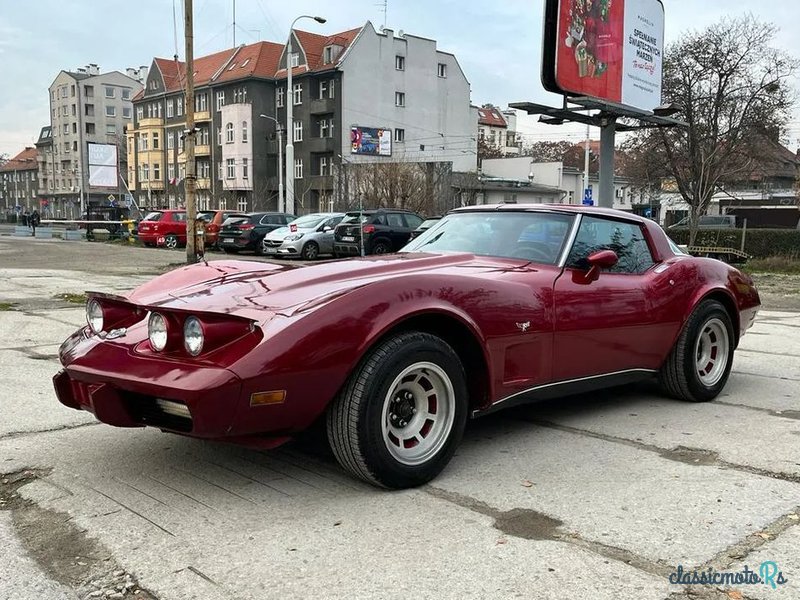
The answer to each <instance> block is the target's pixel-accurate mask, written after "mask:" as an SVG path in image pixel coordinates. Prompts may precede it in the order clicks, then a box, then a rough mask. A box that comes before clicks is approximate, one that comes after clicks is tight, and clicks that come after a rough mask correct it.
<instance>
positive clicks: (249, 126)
mask: <svg viewBox="0 0 800 600" xmlns="http://www.w3.org/2000/svg"><path fill="white" fill-rule="evenodd" d="M292 36H293V38H292V49H293V52H292V55H291V56H287V52H286V46H285V45H284V44H277V43H273V42H259V43H256V44H250V45H244V46H239V47H237V48H232V49H229V50H225V51H222V52H218V53H215V54H212V55H208V56H203V57H199V58H197V59H196V60H195V74H194V83H195V99H194V100H195V122H196V132H195V134H194V135H195V144H196V146H195V160H196V173H197V190H198V207H199V208H200V209H212V208H227V209H237V210H266V209H275V208H276V207H277V206H278V201H277V200H278V199H277V193H278V158H279V157H278V153H279V152H283V147H279V144H278V141H277V135H276V132H277V125H276V122H275V120H277V122H278V123H279V124H280V127H281V129H282V133H283V145H285V143H286V137H287V134H288V135H291V136H292V141H293V145H294V152H295V157H294V164H292V165H291V171H292V174H293V176H294V183H295V211H296V212H297V213H305V212H312V211H315V210H322V209H327V208H330V206H331V205H332V204H331V203H332V200H333V199H334V197H335V196H337V194H338V195H341V194H342V186H341V185H337V179H338V178H339V177H340V176H341V166H342V165H343V164H345V165H346V166H348V167H349V166H350V165H355V166H357V165H358V164H361V163H366V162H374V161H383V162H398V161H408V162H441V161H447V162H449V163H451V164H452V167H453V169H454V170H464V171H468V170H474V169H475V167H476V161H477V152H476V150H477V148H476V145H477V141H476V140H477V126H476V118H477V117H476V115H475V113H474V111H473V108H472V107H471V106H470V102H469V94H470V91H469V83H468V82H467V80H466V78H465V77H464V74H463V72H462V71H461V69H460V67H459V65H458V62H457V61H456V59H455V57H454V56H453V55H451V54H447V53H444V52H441V51H439V50H437V48H436V42H435V41H433V40H427V39H424V38H419V37H416V36H411V35H407V34H403V33H402V32H398V34H397V35H395V34H394V32H393V31H391V30H388V29H384V30H383V31H376V30H375V29H374V27H373V26H372V24H371V23H369V22H367V23H366V24H365V25H363V26H362V27H359V28H356V29H351V30H348V31H344V32H340V33H336V34H333V35H320V34H316V33H310V32H306V31H300V30H295V31H293V32H292ZM287 63H288V65H289V66H290V67H291V68H292V77H293V81H292V89H291V90H287V89H286V79H287V74H288V72H287ZM184 86H185V65H184V63H182V62H178V61H175V60H169V59H162V58H155V59H154V60H153V63H152V67H151V69H150V72H149V74H148V77H147V81H146V84H145V88H144V89H143V90H142V92H141V93H140V94H139V95H137V96H136V97H135V98H134V118H133V121H132V123H131V124H130V125H129V126H128V128H127V131H126V133H127V143H128V154H129V156H130V157H132V158H131V160H130V164H129V168H128V178H129V182H130V185H131V189H133V190H135V193H136V195H137V199H138V203H139V204H140V205H143V206H150V207H157V206H178V205H182V203H183V194H184V187H185V181H184V180H185V173H186V169H185V163H186V157H185V152H184V147H185V136H186V131H185V129H186V125H185V100H184V92H183V90H184ZM288 102H292V108H293V123H292V126H291V127H290V128H289V131H288V132H287V131H286V110H287V103H288ZM262 115H263V118H262ZM362 135H366V136H367V137H370V136H374V135H379V136H380V137H381V141H382V146H381V147H380V148H377V146H374V145H368V144H366V143H365V144H354V142H353V139H354V137H353V136H362ZM359 139H361V138H359Z"/></svg>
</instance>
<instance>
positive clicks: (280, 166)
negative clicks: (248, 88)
mask: <svg viewBox="0 0 800 600" xmlns="http://www.w3.org/2000/svg"><path fill="white" fill-rule="evenodd" d="M259 116H260V117H261V118H262V119H269V120H270V121H275V129H277V131H278V212H286V210H285V206H286V205H285V204H284V201H283V130H282V129H281V123H280V121H278V119H276V118H275V117H270V116H269V115H259Z"/></svg>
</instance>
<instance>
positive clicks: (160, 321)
mask: <svg viewBox="0 0 800 600" xmlns="http://www.w3.org/2000/svg"><path fill="white" fill-rule="evenodd" d="M147 335H148V336H149V337H150V345H151V346H152V347H153V350H155V351H156V352H161V351H162V350H163V349H164V348H166V346H167V320H166V319H165V318H164V316H163V315H160V314H158V313H156V312H154V313H150V318H149V319H148V321H147Z"/></svg>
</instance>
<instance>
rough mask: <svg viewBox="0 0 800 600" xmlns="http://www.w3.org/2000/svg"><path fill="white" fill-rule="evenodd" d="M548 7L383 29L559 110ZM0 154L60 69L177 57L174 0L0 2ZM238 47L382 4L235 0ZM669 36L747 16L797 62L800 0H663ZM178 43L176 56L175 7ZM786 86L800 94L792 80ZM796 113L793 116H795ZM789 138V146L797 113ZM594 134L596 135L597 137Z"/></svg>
mask: <svg viewBox="0 0 800 600" xmlns="http://www.w3.org/2000/svg"><path fill="white" fill-rule="evenodd" d="M543 2H544V0H502V1H501V2H487V1H486V0H480V1H479V0H388V18H387V22H386V24H387V26H388V27H390V28H392V29H394V30H395V31H396V30H398V29H403V30H404V31H406V32H408V33H413V34H415V35H420V36H424V37H429V38H433V39H435V40H437V41H438V45H439V48H440V49H442V50H445V51H449V52H452V53H454V54H455V55H456V57H457V58H458V60H459V62H460V63H461V66H462V68H463V70H464V72H465V73H466V75H467V78H468V79H469V81H470V83H471V84H472V102H473V103H474V104H483V103H486V102H491V103H493V104H496V105H499V106H505V105H506V104H508V103H509V102H517V101H536V102H549V103H556V104H557V103H559V100H560V99H559V97H557V96H554V95H551V94H548V93H547V92H545V91H544V90H543V89H542V86H541V83H540V82H539V71H540V65H539V60H540V54H541V49H540V46H541V29H542V12H543V9H542V6H543ZM0 4H1V5H2V10H0V154H2V153H8V154H11V155H14V154H16V153H17V152H19V151H20V150H22V148H23V147H24V146H26V145H32V143H33V141H35V138H36V137H37V136H38V132H39V129H40V127H41V126H42V125H46V124H48V97H47V88H48V87H49V85H50V84H51V83H52V81H53V79H55V77H56V75H57V74H58V72H59V71H60V70H61V69H75V68H76V67H79V66H83V65H86V64H88V63H97V64H98V65H100V68H101V69H102V70H103V71H104V72H105V71H108V70H121V71H123V72H124V69H125V68H126V67H129V66H139V65H148V66H149V65H150V63H151V61H152V59H153V57H154V56H162V57H171V56H172V55H174V54H175V29H174V26H173V0H139V1H138V2H132V1H131V0H125V1H123V0H27V1H26V0H0ZM232 4H233V0H194V8H195V56H201V55H204V54H210V53H211V52H215V51H218V50H222V49H224V48H229V47H231V46H232V45H233V30H234V28H233V26H232V21H233V18H232V16H233V14H232V13H233V10H232ZM236 4H237V7H236V43H237V44H238V43H243V42H246V43H249V42H253V41H257V40H272V41H281V42H282V41H284V40H285V39H286V37H287V33H288V27H289V24H290V23H291V21H292V20H293V19H294V17H295V16H297V15H300V14H303V13H311V14H320V15H321V16H324V17H326V18H327V19H328V23H327V24H325V25H317V24H316V23H313V22H308V21H307V22H305V23H303V25H302V28H305V29H308V30H310V31H316V32H319V33H325V34H330V33H334V32H337V31H343V30H346V29H352V28H354V27H357V26H360V25H362V24H363V23H364V22H365V21H367V20H370V21H372V22H373V24H375V26H376V28H377V27H379V26H380V25H381V24H382V23H383V21H384V15H383V8H382V6H381V5H382V4H383V2H382V0H338V1H335V2H332V1H330V0H292V1H291V2H285V1H281V2H277V1H274V0H238V2H237V3H236ZM664 4H665V6H666V38H667V41H668V42H669V41H670V40H673V39H675V38H676V37H677V36H679V35H680V33H681V32H683V31H685V30H687V29H692V28H696V29H697V28H702V27H704V26H706V25H709V24H711V23H713V22H715V21H717V20H719V19H721V18H722V17H723V16H725V15H737V14H744V13H745V12H747V11H751V12H753V13H754V14H756V16H758V17H759V18H761V19H762V20H765V21H771V22H774V23H776V24H778V25H781V26H783V27H784V29H783V30H782V31H781V32H780V34H779V37H778V40H777V43H778V45H779V46H780V47H782V48H784V49H786V50H788V51H790V52H792V53H793V54H794V55H795V56H797V57H800V35H798V25H799V24H800V2H798V1H797V0H788V1H786V0H784V1H783V2H761V3H755V4H754V3H753V2H752V0H748V1H745V0H702V1H701V0H664ZM174 5H175V6H177V11H178V19H179V21H178V46H179V48H181V50H179V53H180V56H181V59H183V54H184V53H183V50H182V48H183V35H182V29H183V25H182V22H181V21H180V18H181V11H182V2H181V0H175V2H174ZM794 85H795V87H796V88H800V85H798V80H795V82H794ZM796 114H800V113H796ZM790 128H791V131H790V135H789V139H788V140H787V142H788V143H789V145H790V147H791V148H792V149H796V148H797V145H798V138H800V116H795V120H794V121H793V122H792V123H791V124H790ZM520 129H521V130H522V131H523V132H524V134H525V136H526V141H529V142H530V141H538V140H542V139H570V140H573V141H578V140H580V139H583V137H585V134H584V133H582V131H585V129H581V128H580V127H575V126H572V127H571V128H570V127H568V126H560V127H555V126H546V125H540V124H538V123H536V122H535V120H534V119H533V118H531V119H525V120H524V121H523V122H522V123H521V127H520ZM594 135H597V132H595V133H594Z"/></svg>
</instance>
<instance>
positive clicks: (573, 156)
mask: <svg viewBox="0 0 800 600" xmlns="http://www.w3.org/2000/svg"><path fill="white" fill-rule="evenodd" d="M585 152H586V150H585V147H584V145H583V144H573V143H572V142H568V141H566V140H559V141H556V142H550V141H542V142H534V143H532V144H528V145H527V146H523V148H522V156H530V157H531V158H532V159H533V160H534V161H536V162H562V163H564V166H565V167H572V168H574V169H579V170H581V171H583V167H584V160H585V159H584V156H585V155H584V153H585ZM599 168H600V157H599V156H598V155H597V154H595V153H594V152H592V151H590V152H589V171H590V172H591V173H597V172H598V171H599Z"/></svg>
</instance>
